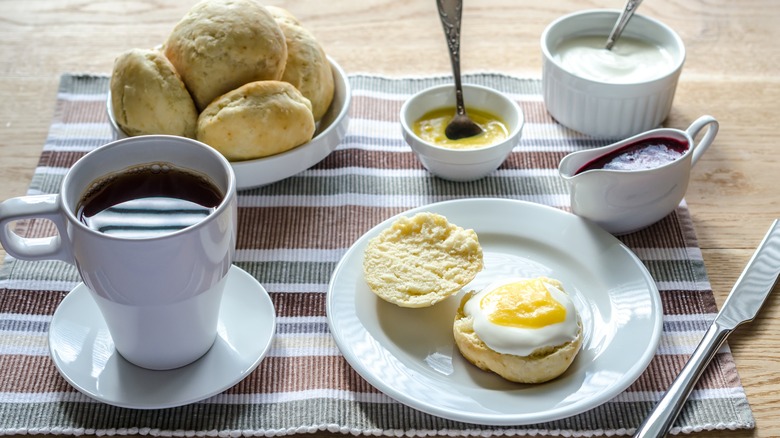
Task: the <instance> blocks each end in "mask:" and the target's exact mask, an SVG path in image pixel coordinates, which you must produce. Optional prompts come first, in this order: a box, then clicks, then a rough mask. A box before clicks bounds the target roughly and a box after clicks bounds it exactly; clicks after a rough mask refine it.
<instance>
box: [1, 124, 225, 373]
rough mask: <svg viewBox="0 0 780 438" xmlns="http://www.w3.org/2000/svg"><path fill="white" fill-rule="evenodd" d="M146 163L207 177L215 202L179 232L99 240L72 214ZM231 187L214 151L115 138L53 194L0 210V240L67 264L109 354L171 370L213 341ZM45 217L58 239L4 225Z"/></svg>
mask: <svg viewBox="0 0 780 438" xmlns="http://www.w3.org/2000/svg"><path fill="white" fill-rule="evenodd" d="M146 163H169V164H170V165H172V166H174V167H176V168H180V169H186V170H188V171H190V172H192V173H193V174H200V175H203V176H205V177H207V179H208V180H210V181H211V182H212V183H213V185H214V186H216V188H217V189H218V190H219V192H221V194H222V199H221V201H220V202H219V204H218V205H217V206H216V207H215V208H214V209H213V211H212V212H211V213H209V214H208V215H207V216H205V218H203V219H201V220H199V221H197V222H195V223H194V224H192V225H189V226H187V227H186V228H183V229H179V230H176V231H171V232H166V233H162V234H158V235H155V236H153V237H124V236H117V235H111V234H105V233H103V232H101V231H97V230H95V229H92V228H90V227H88V226H87V225H85V223H83V222H82V221H81V220H80V219H79V218H78V212H77V211H76V209H77V205H78V204H79V202H80V200H81V198H82V196H83V194H84V193H85V192H86V190H87V189H88V188H89V187H90V186H91V185H92V184H93V183H94V182H95V181H98V180H100V179H101V178H103V177H105V176H106V175H111V174H115V173H119V172H122V171H123V170H126V169H128V168H134V167H137V166H139V165H143V164H146ZM236 210H237V204H236V180H235V175H234V173H233V170H232V168H231V166H230V163H229V162H228V161H227V160H226V159H225V158H224V157H223V156H222V155H221V154H219V153H218V152H217V151H215V150H214V149H213V148H211V147H209V146H207V145H205V144H203V143H200V142H197V141H195V140H191V139H187V138H182V137H174V136H163V135H154V136H141V137H131V138H126V139H122V140H118V141H115V142H112V143H109V144H106V145H105V146H102V147H99V148H97V149H96V150H94V151H92V152H90V153H88V154H86V155H85V156H84V157H82V158H81V159H80V160H79V161H77V162H76V163H75V164H74V165H73V167H72V168H71V169H70V170H69V171H68V172H67V174H66V176H65V178H64V180H63V182H62V187H61V189H60V193H59V194H51V195H39V196H22V197H18V198H12V199H8V200H6V201H4V202H3V203H1V204H0V243H2V245H3V247H4V248H5V250H6V252H8V254H10V255H11V256H13V257H15V258H17V259H23V260H62V261H65V262H68V263H71V264H74V265H75V266H76V267H77V269H78V271H79V274H80V275H81V278H82V279H83V281H84V283H85V284H86V285H87V287H88V288H89V289H90V290H91V293H92V296H93V297H94V299H95V301H96V302H97V304H98V307H99V308H100V310H101V313H102V314H103V317H104V318H105V320H106V324H107V325H108V329H109V332H110V333H111V337H112V339H113V341H114V345H115V347H116V349H117V351H118V352H119V353H120V354H121V355H122V356H123V357H124V358H125V359H127V360H128V361H130V362H132V363H134V364H136V365H138V366H141V367H144V368H150V369H157V370H163V369H172V368H177V367H181V366H184V365H187V364H189V363H191V362H193V361H195V360H197V359H198V358H200V357H201V356H203V355H204V354H205V353H206V352H207V351H208V350H209V349H210V348H211V345H212V344H213V343H214V340H215V339H216V335H217V319H218V316H219V308H220V303H221V299H222V292H223V288H224V285H225V281H226V276H227V273H228V270H229V269H230V267H231V265H232V262H233V257H234V254H235V246H236V220H237V213H236ZM28 218H43V219H49V220H51V221H52V222H53V223H54V224H55V225H56V226H57V231H58V232H57V234H56V235H55V236H52V237H47V238H35V239H31V238H25V237H22V236H19V235H17V234H16V233H14V232H13V231H12V229H11V227H10V224H11V223H12V222H14V221H18V220H21V219H28Z"/></svg>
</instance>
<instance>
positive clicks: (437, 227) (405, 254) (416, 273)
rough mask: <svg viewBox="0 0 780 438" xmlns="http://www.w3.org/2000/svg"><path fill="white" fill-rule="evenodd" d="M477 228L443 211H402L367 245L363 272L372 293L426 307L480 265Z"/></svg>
mask: <svg viewBox="0 0 780 438" xmlns="http://www.w3.org/2000/svg"><path fill="white" fill-rule="evenodd" d="M482 257H483V256H482V247H481V246H480V244H479V239H478V238H477V234H476V233H475V232H474V230H471V229H468V230H467V229H463V228H461V227H459V226H457V225H454V224H451V223H450V222H449V221H448V220H447V218H445V217H444V216H442V215H439V214H435V213H429V212H423V213H418V214H416V215H414V216H412V217H407V216H401V217H399V218H398V219H396V220H395V221H394V222H393V223H392V224H391V225H390V226H389V227H388V228H386V229H384V230H383V231H382V232H380V233H379V234H378V235H377V236H375V237H374V238H372V239H371V240H370V241H369V242H368V245H367V246H366V249H365V253H364V259H363V276H364V278H365V280H366V283H368V286H369V288H370V289H371V291H372V292H373V293H375V294H376V295H377V296H379V297H380V298H382V299H383V300H385V301H388V302H391V303H393V304H396V305H398V306H401V307H428V306H432V305H434V304H436V303H438V302H440V301H442V300H444V299H445V298H447V297H449V296H451V295H453V294H455V293H457V292H458V291H460V290H461V289H462V288H463V287H464V286H465V285H467V284H468V283H469V282H471V280H473V279H474V277H476V275H477V273H479V272H480V271H481V270H482V266H483V260H482Z"/></svg>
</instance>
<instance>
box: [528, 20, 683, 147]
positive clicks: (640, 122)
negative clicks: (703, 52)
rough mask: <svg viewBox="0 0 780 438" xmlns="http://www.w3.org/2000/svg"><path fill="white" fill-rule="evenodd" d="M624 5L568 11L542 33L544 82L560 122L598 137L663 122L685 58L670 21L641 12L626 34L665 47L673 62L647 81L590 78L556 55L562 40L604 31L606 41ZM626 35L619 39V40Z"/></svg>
mask: <svg viewBox="0 0 780 438" xmlns="http://www.w3.org/2000/svg"><path fill="white" fill-rule="evenodd" d="M619 14H620V11H616V10H615V11H612V10H588V11H582V12H577V13H573V14H570V15H566V16H563V17H561V18H559V19H557V20H555V21H553V22H552V23H550V24H549V25H548V26H547V28H546V29H545V30H544V32H543V33H542V38H541V47H542V88H543V95H544V103H545V105H546V106H547V111H549V113H550V115H552V116H553V117H554V118H555V119H556V120H557V121H558V122H559V123H560V124H562V125H564V126H566V127H568V128H571V129H574V130H575V131H579V132H582V133H584V134H587V135H590V136H593V137H602V138H625V137H628V136H631V135H635V134H638V133H640V132H644V131H647V130H649V129H652V128H656V127H658V126H659V125H660V124H661V122H663V121H664V119H666V117H667V116H668V115H669V111H670V110H671V107H672V101H673V99H674V93H675V90H676V88H677V80H678V78H679V76H680V73H681V71H682V67H683V64H684V62H685V45H684V44H683V41H682V39H680V37H679V36H678V35H677V33H675V32H674V30H672V29H671V28H670V27H668V26H666V25H665V24H663V23H661V22H660V21H657V20H654V19H652V18H649V17H646V16H643V15H640V14H636V15H634V17H633V18H632V19H631V21H629V22H628V25H627V26H626V28H625V30H624V32H623V35H622V37H621V38H623V37H633V38H637V39H640V40H643V41H646V42H649V43H652V44H656V45H658V46H660V47H663V48H664V49H666V50H667V51H668V53H669V54H670V55H671V57H672V63H671V66H670V67H669V68H668V69H667V70H668V71H664V72H662V73H660V75H658V76H656V77H654V78H652V79H649V80H643V81H635V82H627V83H617V82H607V81H600V80H594V79H589V78H586V77H583V76H582V75H579V74H577V73H575V72H572V71H569V70H567V68H566V67H565V66H564V65H562V63H561V62H560V61H559V60H558V59H556V57H555V54H556V49H557V47H558V46H559V44H560V43H561V42H562V41H565V40H568V39H570V38H575V37H581V36H603V38H604V43H606V40H607V36H608V35H609V33H610V31H611V30H612V27H613V26H614V24H615V21H617V18H618V16H619ZM619 43H620V41H619V40H618V44H619Z"/></svg>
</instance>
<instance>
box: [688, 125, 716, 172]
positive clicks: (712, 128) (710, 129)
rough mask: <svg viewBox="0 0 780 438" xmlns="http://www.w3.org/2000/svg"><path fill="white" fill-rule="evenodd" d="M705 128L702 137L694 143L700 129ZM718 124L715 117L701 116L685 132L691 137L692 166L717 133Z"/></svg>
mask: <svg viewBox="0 0 780 438" xmlns="http://www.w3.org/2000/svg"><path fill="white" fill-rule="evenodd" d="M705 127H706V128H707V132H705V133H704V137H702V139H701V140H700V141H699V142H698V143H696V137H697V136H698V135H699V133H700V132H701V130H702V129H704V128H705ZM719 127H720V125H719V124H718V121H717V120H715V117H712V116H701V117H699V118H698V119H696V120H695V121H694V122H693V123H691V126H689V127H688V129H686V130H685V132H686V133H687V134H688V136H690V137H691V142H692V144H691V147H692V148H693V156H692V157H691V167H693V166H694V165H695V164H696V162H697V161H699V158H701V156H702V155H704V152H705V151H706V150H707V148H708V147H710V145H711V144H712V142H713V141H714V140H715V136H716V135H718V128H719Z"/></svg>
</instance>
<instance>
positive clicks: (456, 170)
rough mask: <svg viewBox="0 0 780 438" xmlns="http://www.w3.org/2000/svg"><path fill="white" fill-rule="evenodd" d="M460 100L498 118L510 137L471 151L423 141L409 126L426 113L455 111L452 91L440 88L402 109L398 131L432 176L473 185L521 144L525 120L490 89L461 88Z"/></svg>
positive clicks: (414, 98)
mask: <svg viewBox="0 0 780 438" xmlns="http://www.w3.org/2000/svg"><path fill="white" fill-rule="evenodd" d="M463 98H464V100H465V102H466V110H467V111H468V108H476V109H481V110H483V111H487V112H489V113H492V114H495V115H497V116H499V117H500V118H501V119H502V120H503V121H504V122H505V123H506V124H507V128H508V130H509V135H508V136H507V138H506V139H505V140H504V141H501V142H499V143H496V144H494V145H491V146H487V147H481V148H474V149H452V148H447V147H442V146H436V145H434V144H432V143H428V142H425V141H423V140H422V139H421V138H420V137H418V136H417V135H416V134H415V133H414V131H413V130H412V125H413V124H414V122H415V121H417V120H419V119H420V118H421V117H422V116H423V115H425V114H426V113H428V112H429V111H432V110H436V109H440V108H447V107H452V108H455V88H454V86H453V85H451V84H447V85H439V86H435V87H431V88H428V89H425V90H423V91H420V92H419V93H417V94H415V95H414V96H412V97H410V98H409V100H407V101H406V102H404V104H403V105H402V106H401V115H400V117H401V128H402V132H403V136H404V140H406V142H407V143H408V144H409V146H411V148H412V150H413V151H414V153H415V154H416V155H417V158H418V159H419V160H420V162H421V163H422V165H423V166H424V167H425V168H426V169H428V171H430V172H431V173H432V174H434V175H436V176H438V177H440V178H444V179H448V180H451V181H472V180H476V179H480V178H483V177H485V176H487V175H488V174H490V173H491V172H493V171H494V170H496V169H498V167H499V166H500V165H501V163H503V162H504V160H506V157H507V156H508V155H509V153H510V152H512V149H513V148H514V147H515V146H517V144H518V143H519V142H520V137H521V135H522V132H523V125H524V122H525V119H524V117H523V111H522V110H521V109H520V106H519V105H517V103H516V102H515V101H513V100H512V99H510V98H508V97H507V96H505V95H504V94H502V93H500V92H498V91H496V90H493V89H492V88H488V87H483V86H480V85H472V84H463Z"/></svg>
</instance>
